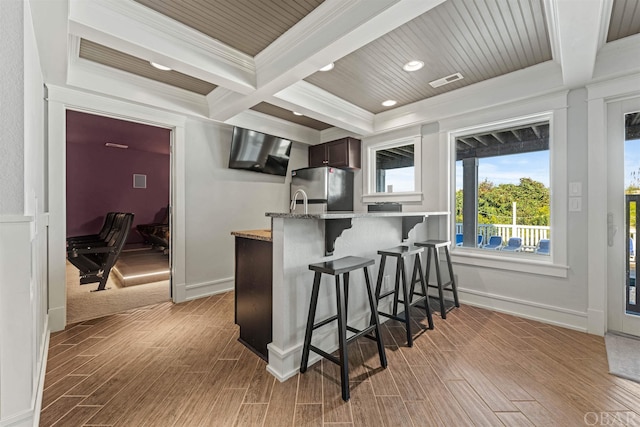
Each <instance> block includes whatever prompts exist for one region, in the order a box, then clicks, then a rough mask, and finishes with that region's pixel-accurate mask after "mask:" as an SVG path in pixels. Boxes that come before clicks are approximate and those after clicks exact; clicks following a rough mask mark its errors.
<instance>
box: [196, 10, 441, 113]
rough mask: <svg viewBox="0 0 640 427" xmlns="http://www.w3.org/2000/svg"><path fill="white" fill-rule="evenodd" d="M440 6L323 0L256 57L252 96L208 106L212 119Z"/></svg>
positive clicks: (244, 106) (253, 101)
mask: <svg viewBox="0 0 640 427" xmlns="http://www.w3.org/2000/svg"><path fill="white" fill-rule="evenodd" d="M443 1H444V0H422V1H419V2H418V1H415V0H377V1H367V0H357V1H350V2H345V1H343V0H327V1H325V2H324V3H322V4H321V5H320V6H318V7H317V8H316V9H315V10H314V11H313V12H312V13H310V14H309V15H307V16H306V17H305V18H304V19H302V20H301V21H300V22H299V23H298V24H296V25H294V26H293V27H292V28H291V29H289V31H287V32H286V33H285V34H283V35H282V36H281V37H280V38H278V39H277V40H276V41H274V42H273V43H272V44H271V45H269V46H268V47H267V48H265V49H264V50H263V51H262V52H260V53H259V54H258V55H256V57H255V61H256V76H257V89H256V91H255V92H253V93H251V94H249V95H247V96H246V97H243V98H238V99H237V100H236V102H234V103H227V102H224V103H210V104H209V108H210V116H211V118H214V119H216V120H220V121H226V120H228V119H229V118H231V117H233V116H234V115H236V114H239V113H240V112H242V111H244V110H246V109H247V108H250V107H252V106H253V105H256V104H257V103H259V102H262V101H263V100H265V99H268V98H269V97H270V96H272V95H273V94H275V93H278V92H280V91H282V90H284V89H285V88H287V87H289V86H291V85H293V84H294V83H296V82H298V81H300V80H302V79H304V78H305V77H307V76H309V75H311V74H313V73H314V72H316V71H317V70H318V69H319V68H321V67H323V66H324V65H327V64H328V63H330V62H334V61H336V60H338V59H340V58H342V57H343V56H345V55H348V54H349V53H351V52H353V51H355V50H357V49H359V48H360V47H362V46H364V45H366V44H368V43H370V42H371V41H373V40H375V39H377V38H379V37H381V36H382V35H384V34H386V33H388V32H389V31H392V30H393V29H395V28H397V27H399V26H401V25H402V24H405V23H406V22H408V21H410V20H412V19H413V18H415V17H417V16H419V15H421V14H423V13H425V12H427V11H429V10H430V9H432V8H434V7H435V6H437V5H439V4H440V3H442V2H443ZM214 92H215V91H214Z"/></svg>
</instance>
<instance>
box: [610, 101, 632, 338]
mask: <svg viewBox="0 0 640 427" xmlns="http://www.w3.org/2000/svg"><path fill="white" fill-rule="evenodd" d="M607 121H608V125H607V137H608V141H607V143H608V150H607V151H608V160H607V169H608V171H609V173H608V196H607V208H608V212H607V231H608V233H607V235H608V238H607V242H606V243H607V246H608V251H607V253H608V257H607V276H608V294H607V296H608V303H607V313H608V314H607V322H608V329H609V330H612V331H618V332H623V333H627V334H632V335H638V336H640V301H639V300H638V294H637V292H636V289H637V288H636V252H637V249H638V247H637V243H638V235H637V232H636V227H637V225H638V224H640V209H638V207H640V206H639V205H640V98H638V99H633V100H626V101H620V102H615V103H611V104H609V106H608V117H607Z"/></svg>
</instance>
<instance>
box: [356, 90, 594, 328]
mask: <svg viewBox="0 0 640 427" xmlns="http://www.w3.org/2000/svg"><path fill="white" fill-rule="evenodd" d="M559 89H562V88H559ZM463 90H464V89H463ZM471 90H473V89H471ZM565 94H566V92H565V91H564V90H562V91H559V92H557V93H551V94H549V95H543V96H539V95H537V94H534V93H532V96H531V97H529V98H528V99H521V100H517V101H515V100H514V101H512V102H507V103H505V102H504V99H501V102H500V103H499V104H495V105H494V104H493V102H492V99H490V98H488V97H487V98H485V99H486V104H485V105H484V107H483V108H482V109H479V110H476V111H469V112H466V113H465V114H464V115H455V116H453V115H449V116H440V117H438V120H437V121H435V123H437V125H438V126H436V128H439V129H440V130H439V133H436V134H433V133H430V134H424V135H423V136H422V156H421V160H422V192H423V200H422V202H420V203H407V204H405V205H404V206H403V209H404V210H405V211H420V210H422V211H429V210H449V211H452V210H453V207H452V206H451V203H452V201H453V198H452V196H451V188H452V183H451V179H452V178H453V173H452V168H453V160H452V156H453V155H452V154H451V152H452V151H451V146H450V142H449V137H448V135H449V132H450V131H455V130H457V129H460V128H465V127H467V126H475V125H480V124H485V123H491V122H494V121H497V120H506V119H510V118H516V117H519V116H525V115H529V114H535V113H542V112H545V111H550V110H553V111H556V113H555V114H556V119H555V121H556V123H555V126H556V128H558V129H559V131H558V132H557V133H556V134H554V135H553V138H552V142H551V143H552V144H555V152H554V154H553V156H552V163H553V164H552V170H553V173H552V182H551V188H552V195H553V196H554V197H555V198H554V199H553V201H554V203H553V205H552V210H553V215H554V217H555V221H556V222H555V223H554V224H553V225H554V226H555V228H553V229H552V234H553V235H554V238H556V240H562V244H560V245H559V246H555V247H554V249H555V250H556V256H555V257H554V258H555V259H554V262H553V265H551V266H544V265H540V264H539V263H536V262H535V260H533V261H532V262H530V263H518V264H520V265H514V266H513V267H511V266H509V262H508V261H507V262H504V261H500V260H499V259H497V260H496V259H490V257H484V258H483V257H482V255H487V254H480V256H479V257H475V258H473V257H472V256H469V253H468V252H467V254H462V253H457V252H460V251H456V250H455V248H454V250H453V260H454V270H455V273H456V276H457V279H458V286H459V288H460V298H461V301H463V302H465V303H469V304H474V305H478V306H484V307H487V308H490V309H495V310H499V311H504V312H510V313H514V314H516V315H520V316H524V317H528V318H533V319H539V320H542V321H545V322H549V323H554V324H558V325H563V326H567V327H570V328H574V329H579V330H584V331H586V330H589V331H591V332H593V333H602V332H603V331H604V330H605V329H604V325H602V323H601V322H596V324H597V326H594V325H591V326H590V322H589V310H588V308H589V286H588V283H589V281H588V275H587V269H588V265H589V259H588V252H587V250H588V247H589V235H590V232H589V227H588V222H587V219H588V218H587V210H586V206H587V202H588V200H587V198H586V197H585V196H586V195H587V193H588V180H587V177H588V161H587V152H588V150H587V139H588V138H587V136H588V129H587V123H588V111H587V91H586V89H585V88H584V87H583V88H577V89H574V90H571V91H569V92H568V94H566V95H565ZM535 95H537V96H535ZM476 101H477V99H476ZM459 102H460V106H459V110H460V111H463V110H465V108H466V105H465V102H464V97H461V100H460V101H459ZM547 104H548V105H547ZM451 110H452V111H455V110H456V108H455V105H452V106H451ZM431 123H433V122H431ZM414 125H415V124H414ZM401 133H402V130H397V131H393V132H389V133H388V134H387V137H388V138H389V139H390V140H392V139H394V137H395V136H396V135H399V134H401ZM553 139H555V140H553ZM372 141H374V142H380V135H376V136H373V137H368V138H365V139H364V140H363V149H362V151H363V156H364V155H365V153H366V152H367V147H368V146H369V145H370V144H371V143H372ZM365 162H366V158H363V164H364V163H365ZM363 179H364V177H363V176H362V174H360V175H359V176H357V183H356V185H359V186H360V188H361V189H362V186H363V184H364V183H363ZM569 182H580V183H582V191H583V200H582V206H583V210H582V211H581V212H569V211H568V203H567V199H566V195H567V188H566V187H567V186H568V183H569ZM361 191H362V190H361ZM356 209H360V210H365V209H366V206H365V205H364V204H362V203H358V204H357V207H356ZM603 209H606V208H605V207H603ZM449 227H450V225H447V224H444V221H443V224H441V225H440V229H441V230H444V235H445V236H446V235H450V233H451V232H450V231H449ZM556 243H558V242H556ZM463 255H464V256H463ZM494 258H495V257H494ZM547 267H549V268H547Z"/></svg>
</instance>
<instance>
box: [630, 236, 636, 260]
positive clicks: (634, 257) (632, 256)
mask: <svg viewBox="0 0 640 427" xmlns="http://www.w3.org/2000/svg"><path fill="white" fill-rule="evenodd" d="M634 247H635V245H634V241H633V237H629V258H630V259H631V260H632V261H634V260H635V259H636V252H635V250H634Z"/></svg>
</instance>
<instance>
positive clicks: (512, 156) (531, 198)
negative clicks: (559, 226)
mask: <svg viewBox="0 0 640 427" xmlns="http://www.w3.org/2000/svg"><path fill="white" fill-rule="evenodd" d="M549 177H550V175H549V124H548V122H544V123H534V124H530V125H526V126H518V127H513V128H506V129H499V130H494V131H491V132H484V133H481V134H476V135H469V136H464V137H458V138H456V185H455V192H456V194H455V195H456V198H455V213H456V245H457V246H465V247H476V248H483V249H486V250H493V251H506V252H511V253H523V252H530V253H536V254H539V255H546V256H549V254H550V250H549V247H550V239H551V230H550V224H551V211H550V180H549Z"/></svg>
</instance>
